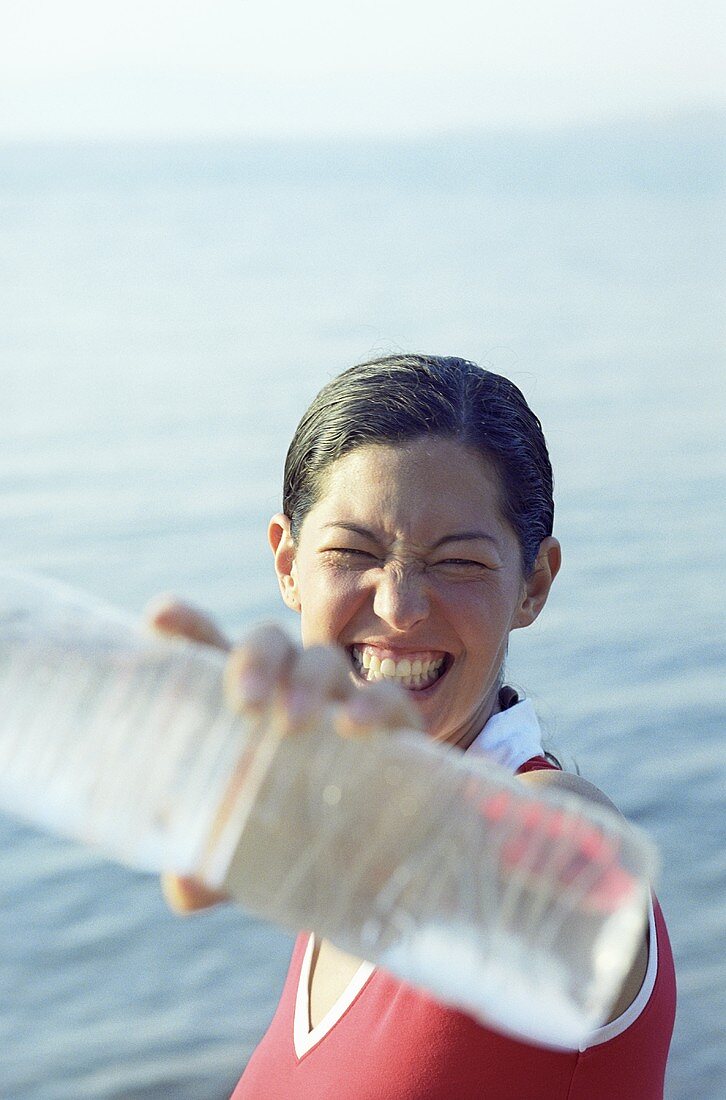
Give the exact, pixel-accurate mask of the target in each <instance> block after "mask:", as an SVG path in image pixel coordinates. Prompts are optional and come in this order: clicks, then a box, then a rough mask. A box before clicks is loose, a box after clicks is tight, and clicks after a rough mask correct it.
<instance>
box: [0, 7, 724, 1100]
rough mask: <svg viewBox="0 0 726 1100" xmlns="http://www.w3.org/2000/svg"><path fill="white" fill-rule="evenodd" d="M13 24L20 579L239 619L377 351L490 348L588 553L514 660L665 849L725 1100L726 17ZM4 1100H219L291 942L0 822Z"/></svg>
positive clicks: (7, 500)
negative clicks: (351, 391)
mask: <svg viewBox="0 0 726 1100" xmlns="http://www.w3.org/2000/svg"><path fill="white" fill-rule="evenodd" d="M9 8H10V6H9V5H8V6H7V8H6V10H5V11H4V13H3V17H2V24H3V27H2V34H0V316H1V318H2V323H1V324H0V509H1V511H0V517H1V523H0V562H4V563H7V564H12V565H14V566H23V567H29V568H32V569H35V570H39V571H42V572H46V573H48V574H50V575H51V576H54V577H57V578H59V579H61V580H66V581H70V582H72V583H74V584H76V585H79V586H81V587H83V588H86V589H88V590H90V591H91V592H94V593H96V594H97V595H98V596H100V597H102V598H104V599H106V600H110V601H113V602H115V603H117V604H119V605H121V606H123V607H125V608H127V609H128V610H131V611H133V612H134V613H140V611H141V609H142V607H143V606H144V604H145V603H146V602H147V600H148V599H149V598H150V597H151V596H153V595H154V594H156V593H158V592H160V591H173V592H176V593H178V594H179V595H181V596H183V597H184V598H187V599H191V600H193V601H195V602H197V603H199V604H201V605H202V606H204V607H206V608H208V609H209V610H210V611H211V612H212V613H213V614H214V615H215V616H216V617H217V618H218V619H219V621H220V622H221V623H222V624H223V625H224V627H225V628H226V629H227V630H228V631H229V632H230V633H231V634H233V635H235V634H239V633H241V632H243V631H244V629H245V628H246V627H247V626H248V625H249V624H250V623H251V622H253V621H255V620H256V619H258V618H260V617H264V618H266V619H270V618H277V617H279V618H280V621H283V622H287V625H288V626H289V628H290V629H292V630H294V629H295V624H294V623H293V622H291V621H288V620H287V619H286V618H285V617H284V613H283V611H282V609H281V608H280V607H279V606H278V598H277V591H276V584H275V582H274V578H273V573H272V569H271V561H270V560H268V551H267V546H266V536H265V531H266V522H267V518H268V516H269V514H271V513H272V512H273V511H276V510H277V508H278V507H279V503H280V484H281V474H282V465H283V461H284V455H285V451H286V447H287V444H288V441H289V438H290V436H291V433H292V431H293V429H294V427H295V424H296V423H297V420H298V419H299V417H300V415H301V413H302V411H303V409H304V407H305V405H306V403H307V402H308V401H309V400H310V399H311V398H312V396H313V395H314V393H315V392H316V391H317V389H318V388H319V387H320V386H321V385H322V384H323V383H324V382H325V381H327V380H328V379H329V378H330V377H331V376H332V375H334V374H335V373H337V372H338V371H339V370H341V369H343V368H344V367H345V366H348V365H350V364H351V363H353V362H355V361H358V360H361V359H364V358H368V357H370V356H372V355H376V354H384V353H387V352H391V351H400V350H416V351H427V352H435V353H441V354H456V355H462V356H465V357H468V358H471V359H475V360H476V361H478V362H480V363H481V364H483V365H485V366H487V367H489V368H490V369H493V370H495V371H499V372H500V373H504V374H507V375H508V376H509V377H510V378H512V379H513V380H514V381H515V382H516V383H517V384H518V385H519V386H520V388H522V389H523V391H524V392H525V395H526V396H527V398H528V400H529V401H530V403H531V404H532V406H533V408H534V409H535V411H536V412H537V413H538V414H539V416H540V417H541V419H542V421H543V424H544V428H545V432H546V435H547V437H548V440H549V443H550V448H551V452H552V458H553V463H554V467H555V474H556V499H557V532H556V533H557V534H558V535H559V537H560V539H561V541H562V543H563V547H564V567H563V572H562V574H561V575H560V578H559V579H558V582H557V585H556V587H555V590H554V592H553V595H552V598H551V601H550V604H549V605H548V608H547V611H546V613H545V614H544V616H543V618H542V619H541V620H540V621H539V622H538V623H537V624H536V625H535V626H534V627H533V628H531V629H530V630H529V631H526V632H517V634H516V635H515V636H514V639H513V644H512V650H511V654H510V670H509V680H510V682H513V683H514V684H515V685H517V686H518V687H520V688H521V689H523V690H524V691H526V692H527V693H528V694H529V695H530V696H531V697H532V698H533V699H534V701H535V703H536V705H537V708H538V710H539V712H540V714H541V716H542V719H543V721H544V724H545V726H546V729H547V731H548V736H549V739H550V742H551V743H552V744H554V745H555V746H557V747H559V748H560V749H561V750H565V751H566V753H568V754H569V755H570V756H572V757H574V758H575V759H576V761H577V763H578V765H579V767H580V769H581V771H582V772H583V774H585V775H587V776H588V777H590V778H591V779H593V780H594V781H595V782H596V783H598V784H599V785H600V786H601V787H602V788H603V789H604V790H606V791H607V792H608V793H609V794H610V796H611V797H612V798H613V799H614V800H615V801H616V802H617V803H618V804H619V805H620V807H621V808H622V809H623V810H624V812H625V813H626V814H627V815H628V816H629V817H630V818H631V819H633V820H634V821H636V822H638V823H639V824H640V825H641V826H643V827H644V828H645V829H647V830H648V832H649V833H650V834H651V835H652V836H653V837H654V838H655V839H656V841H657V842H658V844H659V846H660V848H661V852H662V858H663V870H662V875H661V881H660V884H659V894H660V897H661V900H662V903H663V907H664V910H665V912H666V915H667V917H668V920H669V924H670V930H671V936H672V939H673V944H674V949H675V954H676V961H677V968H678V976H679V987H680V1001H679V1015H678V1021H677V1027H676V1033H675V1037H674V1042H673V1047H672V1054H671V1060H670V1064H669V1073H668V1079H667V1091H666V1096H667V1097H668V1098H669V1100H680V1098H685V1097H688V1098H695V1097H697V1098H698V1100H720V1098H721V1097H722V1096H723V1081H724V1075H725V1074H726V1066H725V1065H724V1033H723V1019H724V1008H725V1007H726V961H725V960H726V892H725V890H724V885H725V884H726V845H725V844H724V839H725V838H724V825H723V805H722V798H723V794H722V792H723V790H724V784H725V783H726V775H725V774H724V772H725V768H726V766H725V765H724V753H723V740H722V731H723V728H724V716H725V715H724V705H723V703H724V699H723V682H724V671H725V665H726V660H725V654H726V646H725V645H724V642H725V641H726V637H725V635H726V632H725V630H724V625H723V624H724V612H725V610H726V609H725V608H724V601H723V596H722V567H723V561H724V559H725V557H726V545H725V542H726V540H725V538H724V529H725V527H726V524H725V523H724V499H725V498H726V446H725V444H724V437H723V430H722V419H723V401H724V397H726V372H724V356H723V352H724V321H725V320H726V317H725V312H724V302H725V301H726V296H725V294H724V292H725V290H726V285H725V284H726V278H725V275H724V262H723V257H724V231H723V226H724V217H723V215H724V186H723V185H724V148H725V144H724V138H726V92H725V87H724V76H723V59H722V56H720V54H721V49H722V43H723V35H724V31H725V30H726V27H725V26H724V24H725V22H726V16H725V14H724V13H725V11H726V9H724V7H723V5H722V4H721V3H720V2H717V0H702V2H699V0H695V2H691V3H686V2H685V0H660V2H659V3H656V2H655V0H635V2H634V3H629V4H627V5H626V4H623V3H620V4H618V3H615V4H613V3H612V2H609V3H607V4H605V3H602V2H600V0H595V2H593V3H589V4H587V5H583V4H580V3H576V2H574V0H552V2H551V3H550V4H548V5H541V4H535V3H533V2H527V0H513V2H512V3H510V4H508V5H506V6H502V5H499V6H498V7H496V8H494V7H488V6H486V5H480V4H474V3H466V2H464V0H449V2H448V3H447V4H445V5H441V4H434V3H431V2H429V0H418V2H414V0H398V2H395V0H394V2H391V0H387V2H386V3H383V2H382V0H368V2H367V3H366V4H365V5H363V4H357V3H355V4H347V5H344V4H340V3H339V2H338V3H334V2H333V0H308V3H307V4H305V5H296V4H293V3H292V2H289V0H268V3H266V4H265V5H264V6H263V5H258V6H253V5H252V4H250V3H248V2H246V0H235V2H231V0H230V2H227V0H208V2H207V3H206V4H205V5H201V4H199V3H196V2H191V0H176V2H175V3H173V4H172V3H171V2H168V0H156V2H154V0H151V2H146V3H144V4H141V3H140V2H138V0H127V2H126V3H125V4H124V5H120V4H105V5H99V4H94V3H91V2H90V0H68V2H66V3H64V4H62V5H59V4H56V3H53V2H51V0H27V2H26V3H24V4H23V5H14V6H13V9H12V10H9ZM0 848H1V849H2V854H1V857H0V858H1V859H2V867H3V876H2V886H1V887H0V988H2V989H3V997H2V1003H0V1064H2V1066H3V1071H2V1086H0V1091H2V1095H3V1097H7V1098H8V1100H71V1098H72V1100H83V1098H94V1100H112V1098H113V1100H142V1098H156V1097H159V1098H162V1100H165V1098H168V1100H172V1098H173V1100H186V1098H189V1100H192V1098H194V1100H217V1098H219V1100H223V1098H224V1097H226V1096H228V1095H229V1093H230V1091H231V1090H232V1087H233V1085H234V1083H235V1082H236V1080H237V1078H238V1077H239V1075H240V1073H241V1071H242V1069H243V1068H244V1065H245V1062H246V1060H247V1058H248V1057H249V1054H250V1052H251V1050H252V1049H253V1047H254V1045H255V1043H256V1042H257V1040H258V1039H259V1037H260V1035H261V1034H262V1031H263V1030H264V1027H265V1026H266V1023H267V1022H268V1020H269V1018H270V1016H271V1014H272V1011H273V1009H274V1006H275V1004H276V1001H277V997H278V994H279V991H280V988H281V982H282V978H283V975H284V973H285V969H286V965H287V959H288V953H289V946H290V941H289V939H288V938H287V937H285V936H283V935H281V934H279V933H278V932H276V931H274V930H272V929H270V928H269V927H266V926H264V925H261V924H259V923H257V922H255V921H252V920H250V919H249V918H247V917H246V916H245V915H244V914H243V913H241V912H239V911H237V910H235V909H233V908H231V907H228V908H222V909H218V910H215V911H213V912H208V913H205V914H201V915H198V916H196V917H194V918H190V919H186V920H182V919H180V918H177V917H175V916H173V915H172V914H171V913H170V912H168V911H167V909H166V908H165V906H164V903H163V901H162V899H161V896H160V892H159V889H158V886H157V884H156V882H155V881H153V880H151V879H149V878H146V877H144V876H140V875H136V874H133V873H131V872H129V871H126V870H124V869H121V868H119V867H116V866H112V865H110V864H108V863H106V862H105V861H103V860H102V859H100V858H99V857H98V856H96V855H95V854H93V853H89V852H87V851H84V850H81V849H79V848H77V847H75V846H74V845H71V844H68V843H65V842H61V841H58V840H56V839H52V838H49V837H47V836H44V835H41V834H39V833H36V832H34V831H33V830H31V829H28V828H26V827H24V826H21V825H19V824H17V823H15V822H11V821H10V820H7V819H5V820H0Z"/></svg>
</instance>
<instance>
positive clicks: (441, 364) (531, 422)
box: [283, 355, 554, 573]
mask: <svg viewBox="0 0 726 1100" xmlns="http://www.w3.org/2000/svg"><path fill="white" fill-rule="evenodd" d="M428 435H435V436H440V437H442V438H444V439H453V440H456V441H457V442H459V443H461V444H462V445H463V446H465V447H468V448H469V449H471V450H473V451H476V452H478V453H479V454H480V455H481V456H482V457H483V458H484V459H485V460H486V461H488V462H489V463H491V464H492V466H493V467H494V469H495V471H496V473H497V474H498V476H499V481H500V484H501V497H502V499H501V502H500V504H501V508H502V514H503V515H504V517H505V519H506V520H507V521H508V522H509V523H510V524H511V526H512V528H513V529H514V531H515V533H516V535H517V538H518V540H519V545H520V548H521V553H522V566H523V570H524V572H525V573H529V572H530V571H531V569H532V567H533V565H534V561H535V558H536V556H537V551H538V550H539V545H540V543H541V541H542V539H544V538H546V537H547V536H548V535H551V534H552V524H553V519H554V503H553V500H552V467H551V465H550V459H549V454H548V453H547V444H546V443H545V439H544V436H543V434H542V425H541V424H540V422H539V420H538V419H537V417H536V416H535V415H534V413H533V412H532V410H531V409H530V408H529V406H528V404H527V402H526V401H525V399H524V397H523V396H522V393H521V392H520V391H519V390H518V389H517V387H516V386H515V385H514V383H513V382H510V381H509V379H508V378H504V377H502V376H501V375H499V374H493V373H492V372H491V371H488V370H484V369H483V368H482V367H479V366H477V365H476V363H470V362H469V361H468V360H466V359H457V358H453V357H446V358H443V357H439V356H433V355H391V356H386V357H385V358H383V359H374V360H371V361H370V362H368V363H359V364H358V365H357V366H355V367H350V368H349V369H348V370H346V371H343V373H342V374H339V375H338V376H337V378H334V379H333V380H332V381H331V382H328V384H327V385H326V386H324V387H323V389H322V390H321V391H320V393H319V394H318V395H317V397H316V398H315V400H314V401H313V403H312V404H311V405H310V407H309V408H308V410H307V412H306V413H305V414H304V416H303V418H302V420H301V421H300V423H299V424H298V426H297V429H296V431H295V435H294V436H293V439H292V442H291V444H290V447H289V450H288V452H287V459H286V461H285V483H284V490H283V511H284V512H285V514H286V515H287V516H289V517H290V521H291V530H292V537H293V539H294V540H295V542H297V539H298V537H299V533H300V528H301V527H302V523H303V520H304V519H305V516H306V515H307V513H308V511H309V510H310V509H311V508H312V507H313V505H314V504H315V503H316V502H317V500H318V499H319V497H320V493H321V492H322V482H323V475H324V472H325V471H326V470H327V468H328V467H329V466H330V465H331V464H332V463H333V462H335V461H336V459H338V458H340V457H341V456H342V455H344V454H348V452H349V451H353V450H355V448H356V447H362V446H365V445H366V444H373V443H379V444H386V443H388V444H396V443H405V442H409V441H411V440H414V439H418V438H420V437H421V436H428Z"/></svg>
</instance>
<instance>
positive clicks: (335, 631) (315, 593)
mask: <svg viewBox="0 0 726 1100" xmlns="http://www.w3.org/2000/svg"><path fill="white" fill-rule="evenodd" d="M306 580H307V583H306V584H305V585H301V587H300V594H301V603H302V623H301V626H302V638H303V642H304V643H305V644H311V643H319V642H335V641H337V639H338V636H339V634H340V633H341V631H342V630H343V629H344V628H345V627H346V625H347V624H348V622H349V621H350V619H351V617H352V616H353V615H354V614H355V613H356V611H357V610H358V609H359V608H360V606H361V604H363V603H364V602H365V600H366V591H365V590H364V587H363V585H362V584H360V583H359V582H357V581H356V578H355V576H353V577H351V576H350V575H349V574H337V573H333V572H330V571H328V570H320V571H318V572H316V574H315V575H314V576H311V575H309V576H308V577H307V578H306Z"/></svg>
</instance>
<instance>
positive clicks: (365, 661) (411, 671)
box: [353, 646, 444, 688]
mask: <svg viewBox="0 0 726 1100" xmlns="http://www.w3.org/2000/svg"><path fill="white" fill-rule="evenodd" d="M353 659H354V661H355V662H356V664H357V665H358V668H359V670H360V671H361V672H363V671H364V670H365V671H367V673H368V675H367V677H366V678H367V679H368V680H369V681H374V680H375V681H377V680H397V681H398V682H399V683H400V684H401V685H402V686H403V687H406V688H422V687H428V686H429V685H430V684H432V683H433V682H434V680H437V679H438V675H437V674H438V672H439V670H440V669H441V666H442V665H443V663H444V658H443V657H436V658H435V659H433V660H428V659H424V660H421V659H420V658H417V659H416V660H415V661H410V660H409V659H408V658H407V657H402V658H401V660H400V661H394V660H393V658H392V657H384V658H383V660H381V659H380V657H378V656H377V655H376V654H375V653H372V652H371V651H370V650H365V651H364V652H363V653H361V651H360V649H359V648H358V647H357V646H356V647H354V649H353Z"/></svg>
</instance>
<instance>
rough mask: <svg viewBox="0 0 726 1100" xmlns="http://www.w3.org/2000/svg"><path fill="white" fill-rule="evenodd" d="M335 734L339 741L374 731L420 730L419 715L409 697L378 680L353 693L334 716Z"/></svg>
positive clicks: (409, 695)
mask: <svg viewBox="0 0 726 1100" xmlns="http://www.w3.org/2000/svg"><path fill="white" fill-rule="evenodd" d="M334 722H335V728H336V731H337V732H338V733H339V734H341V735H342V736H343V737H360V736H362V735H365V734H368V733H374V732H375V731H376V730H380V731H386V730H399V729H411V730H420V729H422V728H423V722H422V720H421V715H420V714H419V713H418V710H417V709H416V705H415V703H414V701H413V699H412V698H411V694H410V693H409V692H408V691H406V689H405V688H403V687H401V686H400V685H399V684H389V683H386V682H385V681H381V680H379V681H378V682H377V683H372V684H367V685H364V686H363V687H362V689H356V690H355V693H354V694H353V695H352V696H348V697H347V698H346V699H345V700H344V701H343V702H342V703H341V705H340V706H338V707H337V708H336V710H335V712H334Z"/></svg>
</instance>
